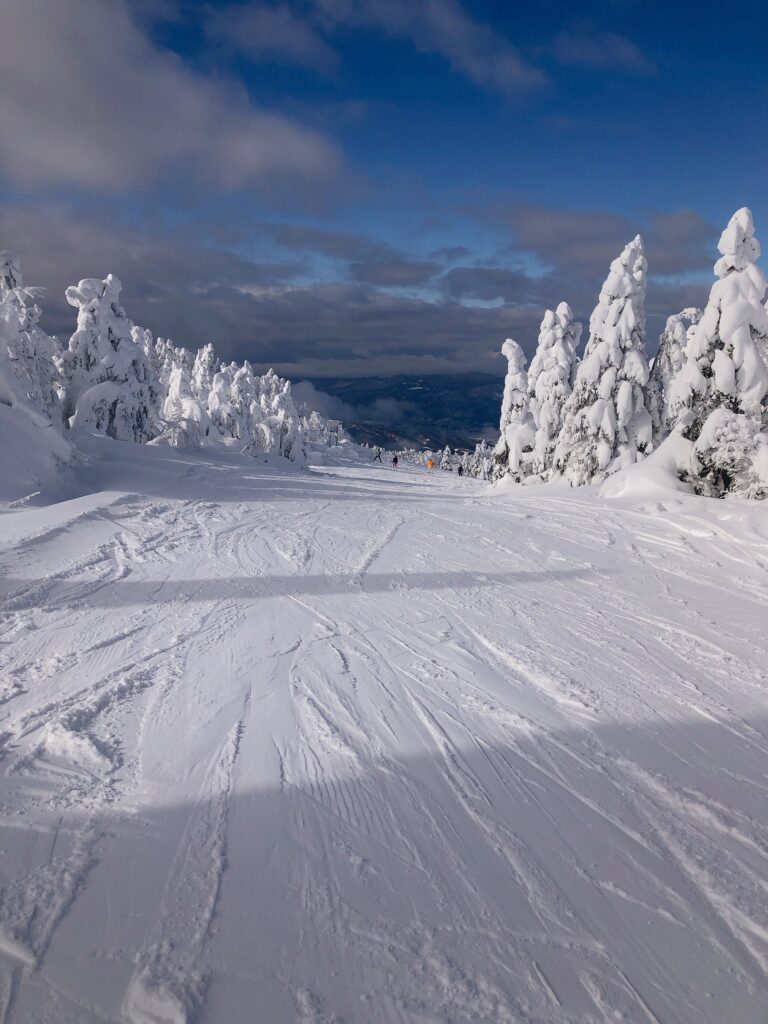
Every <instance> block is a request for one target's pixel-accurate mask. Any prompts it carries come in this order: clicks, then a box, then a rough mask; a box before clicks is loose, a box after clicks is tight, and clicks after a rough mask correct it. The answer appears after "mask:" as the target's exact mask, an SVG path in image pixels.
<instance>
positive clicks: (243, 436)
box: [229, 360, 261, 444]
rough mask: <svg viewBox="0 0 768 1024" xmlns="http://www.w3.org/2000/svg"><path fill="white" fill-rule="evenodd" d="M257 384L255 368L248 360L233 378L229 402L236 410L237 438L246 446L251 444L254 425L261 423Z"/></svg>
mask: <svg viewBox="0 0 768 1024" xmlns="http://www.w3.org/2000/svg"><path fill="white" fill-rule="evenodd" d="M257 386H258V385H257V382H256V380H254V376H253V367H252V366H251V364H250V363H249V362H248V360H246V361H245V362H244V363H243V365H242V366H240V367H239V368H238V370H237V372H236V373H235V375H234V377H233V378H232V386H231V388H230V392H229V401H230V404H231V405H232V407H233V409H234V410H235V414H236V424H235V437H237V438H239V440H241V441H242V442H243V443H244V444H250V443H251V441H252V440H253V436H254V430H253V428H254V424H255V423H256V422H259V421H260V419H261V417H260V416H259V410H260V406H259V404H258V402H257Z"/></svg>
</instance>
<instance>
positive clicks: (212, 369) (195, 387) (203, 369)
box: [192, 342, 219, 403]
mask: <svg viewBox="0 0 768 1024" xmlns="http://www.w3.org/2000/svg"><path fill="white" fill-rule="evenodd" d="M218 369H219V364H218V362H217V360H216V354H215V352H214V351H213V345H211V344H210V342H209V343H208V344H207V345H203V347H202V348H199V349H198V350H197V355H196V356H195V365H194V366H193V368H192V393H193V394H194V396H195V398H198V399H200V401H201V402H205V403H207V401H208V395H209V394H210V393H211V387H212V386H213V378H214V376H215V375H216V373H217V371H218Z"/></svg>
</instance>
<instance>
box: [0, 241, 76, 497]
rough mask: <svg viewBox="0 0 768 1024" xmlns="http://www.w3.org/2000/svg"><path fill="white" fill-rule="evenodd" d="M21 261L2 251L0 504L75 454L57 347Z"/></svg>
mask: <svg viewBox="0 0 768 1024" xmlns="http://www.w3.org/2000/svg"><path fill="white" fill-rule="evenodd" d="M34 299H35V293H34V291H33V290H32V289H25V288H24V285H23V282H22V279H21V271H20V269H19V263H18V260H17V259H16V258H15V257H14V256H12V255H11V254H10V253H7V252H0V500H2V501H13V500H15V499H17V498H20V497H22V496H23V495H25V494H29V493H30V492H31V491H32V490H34V489H36V488H39V487H40V486H41V484H42V483H43V482H44V481H45V479H46V478H47V477H48V476H49V475H51V474H52V473H54V472H55V471H56V469H57V467H58V466H60V465H62V464H63V463H66V462H68V461H69V460H70V458H71V456H72V448H71V446H70V444H69V443H68V442H67V441H66V440H65V439H64V436H63V421H62V418H61V411H60V404H59V387H58V371H57V369H56V366H55V364H54V356H55V355H56V354H57V353H58V344H57V343H56V341H55V339H54V338H50V337H49V336H48V335H47V334H45V332H44V331H42V330H41V329H40V327H38V325H37V321H38V317H39V315H40V310H39V309H38V307H37V305H36V303H35V301H34Z"/></svg>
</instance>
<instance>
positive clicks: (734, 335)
mask: <svg viewBox="0 0 768 1024" xmlns="http://www.w3.org/2000/svg"><path fill="white" fill-rule="evenodd" d="M718 251H719V252H720V259H718V261H717V263H716V264H715V274H716V276H717V278H718V280H717V281H716V282H715V283H714V284H713V285H712V289H711V291H710V293H709V301H708V302H707V306H706V309H705V310H704V315H703V316H702V318H701V320H700V322H699V323H698V324H697V325H696V327H695V328H694V330H693V332H692V333H691V336H690V338H689V340H688V344H687V347H686V353H685V354H686V358H685V362H684V363H683V366H682V368H681V369H680V371H679V373H678V374H677V375H676V377H675V378H674V380H673V381H672V384H671V386H670V406H671V409H672V412H673V414H674V415H676V416H677V418H678V424H679V429H680V430H681V432H682V435H683V437H685V438H687V439H688V440H689V441H691V442H693V451H692V455H691V462H690V466H689V467H688V470H687V472H686V473H685V474H684V475H685V476H686V477H687V479H689V481H690V482H691V483H692V485H693V487H694V489H695V490H697V491H698V492H700V493H703V494H709V495H713V496H720V495H723V494H725V493H727V492H735V493H739V494H745V495H747V496H750V497H764V496H765V493H766V490H767V489H768V474H764V469H763V467H764V466H765V458H766V456H765V452H766V444H768V435H766V428H767V427H768V422H766V421H767V420H768V409H767V404H766V403H767V401H768V367H766V364H765V363H764V361H763V358H762V356H761V354H760V347H761V346H764V345H765V344H766V339H767V338H768V314H767V313H766V310H765V307H764V305H763V302H764V299H765V292H766V279H765V276H764V275H763V272H762V270H761V269H760V268H759V267H758V266H757V264H756V261H757V259H758V258H759V257H760V244H759V242H758V240H757V238H756V237H755V229H754V224H753V221H752V214H751V213H750V211H749V210H748V209H747V208H746V207H743V208H742V209H740V210H737V211H736V213H735V214H734V215H733V216H732V217H731V219H730V221H729V222H728V226H727V227H726V229H725V231H723V233H722V235H721V236H720V241H719V243H718Z"/></svg>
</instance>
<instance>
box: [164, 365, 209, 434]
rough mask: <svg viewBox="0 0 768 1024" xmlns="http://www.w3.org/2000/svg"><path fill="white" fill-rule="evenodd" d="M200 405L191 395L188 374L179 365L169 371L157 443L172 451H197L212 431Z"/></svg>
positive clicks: (204, 411)
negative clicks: (169, 447) (165, 445)
mask: <svg viewBox="0 0 768 1024" xmlns="http://www.w3.org/2000/svg"><path fill="white" fill-rule="evenodd" d="M213 429H214V428H213V424H212V423H211V420H210V417H209V416H208V412H207V410H206V408H205V406H204V405H203V403H202V402H201V401H200V400H199V399H197V398H195V397H194V395H193V394H192V382H191V380H190V375H189V371H188V370H187V369H186V367H185V366H184V364H183V363H182V362H179V365H178V366H176V367H174V369H173V370H172V371H171V378H170V381H169V386H168V395H167V397H166V399H165V401H164V403H163V433H162V435H161V437H160V438H159V440H161V441H167V442H168V443H170V444H172V445H173V446H174V447H175V448H199V447H200V446H201V445H203V444H204V443H205V442H206V441H207V440H208V439H209V437H210V436H211V433H212V431H213Z"/></svg>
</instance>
